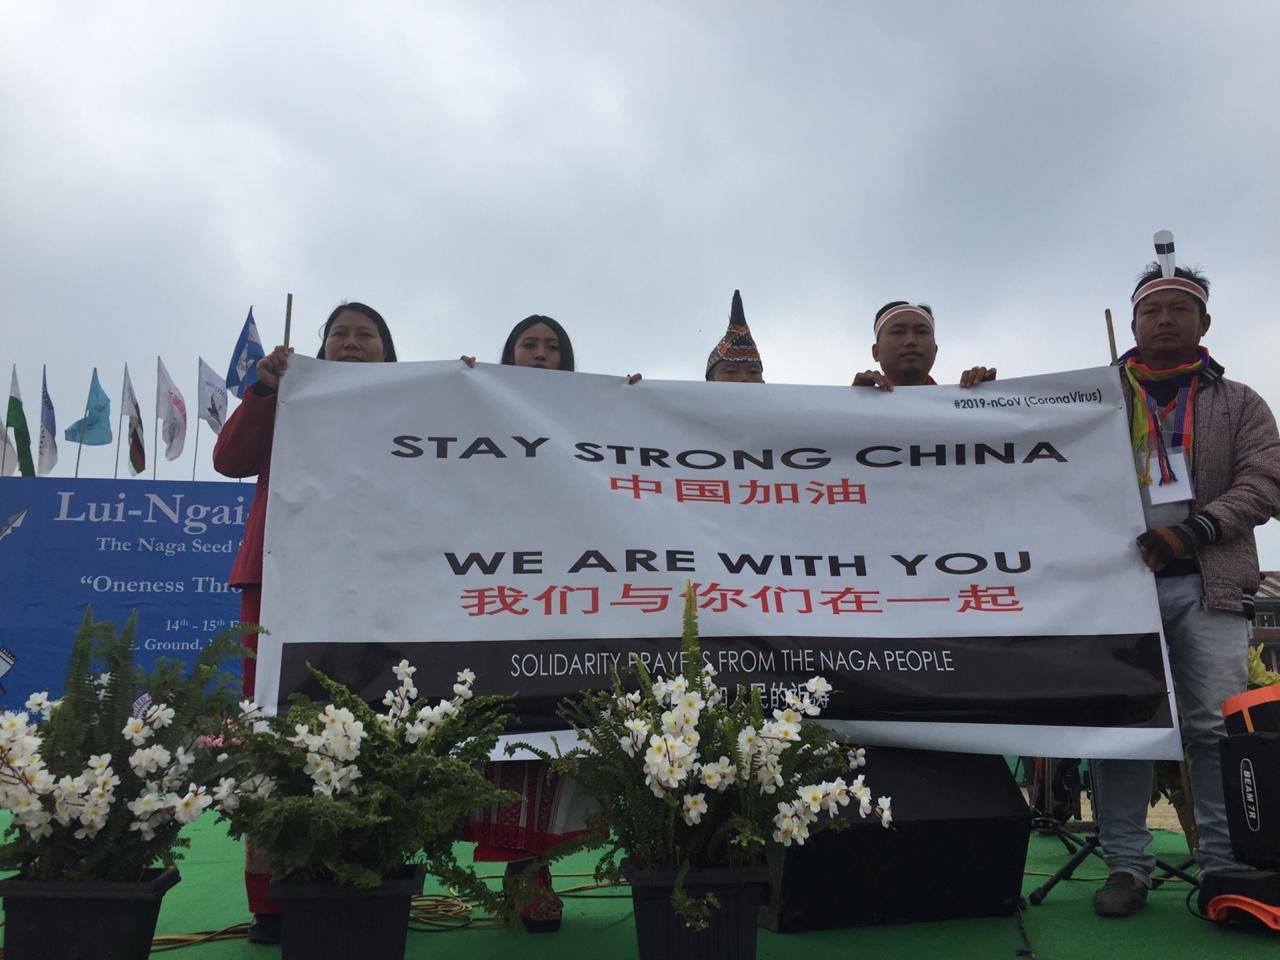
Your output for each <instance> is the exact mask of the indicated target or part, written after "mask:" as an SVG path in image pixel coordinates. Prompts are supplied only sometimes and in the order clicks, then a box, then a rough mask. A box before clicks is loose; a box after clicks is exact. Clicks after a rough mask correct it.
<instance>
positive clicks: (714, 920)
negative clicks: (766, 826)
mask: <svg viewBox="0 0 1280 960" xmlns="http://www.w3.org/2000/svg"><path fill="white" fill-rule="evenodd" d="M622 870H623V873H624V874H625V875H626V877H627V879H628V880H629V881H630V882H631V903H632V906H633V907H634V910H635V920H636V947H637V949H638V951H639V956H640V960H750V958H752V957H754V956H755V955H756V928H757V927H756V924H757V920H758V917H759V910H760V903H761V898H762V895H763V892H764V889H765V886H766V885H767V884H768V882H769V868H768V867H766V866H763V865H761V866H757V867H742V868H738V869H732V868H727V867H726V868H723V869H708V870H690V871H689V872H688V873H687V874H685V878H684V888H685V892H686V893H688V894H689V896H691V897H698V896H702V895H703V894H707V893H713V894H715V896H716V899H717V900H719V901H720V906H719V908H718V909H713V910H712V911H711V914H710V916H709V917H708V918H707V926H706V928H705V929H701V930H696V929H691V928H690V927H689V926H688V925H687V924H686V923H685V921H684V918H683V917H681V916H679V915H678V914H677V913H676V912H675V909H674V908H673V907H672V906H671V891H672V889H673V888H674V886H675V881H676V874H675V871H674V870H639V869H636V868H635V867H633V866H631V865H630V864H625V863H624V864H623V866H622Z"/></svg>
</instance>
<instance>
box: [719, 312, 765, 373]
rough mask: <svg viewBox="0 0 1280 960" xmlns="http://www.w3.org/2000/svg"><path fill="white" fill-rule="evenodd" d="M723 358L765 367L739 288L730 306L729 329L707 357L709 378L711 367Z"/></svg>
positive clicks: (733, 361) (730, 361)
mask: <svg viewBox="0 0 1280 960" xmlns="http://www.w3.org/2000/svg"><path fill="white" fill-rule="evenodd" d="M721 360H727V361H728V362H729V363H759V364H761V366H762V367H763V363H762V361H761V360H760V350H759V349H758V348H757V347H756V342H755V340H754V339H752V337H751V330H750V329H749V328H748V327H747V317H746V314H745V313H744V312H743V310H742V294H740V293H739V292H738V291H737V290H735V291H733V305H732V306H731V307H730V308H729V329H728V330H726V331H725V334H724V336H723V337H721V338H720V342H719V343H717V344H716V346H715V349H714V350H712V351H711V356H709V357H707V379H708V380H710V379H711V368H712V367H714V366H715V365H716V364H717V363H719V362H720V361H721Z"/></svg>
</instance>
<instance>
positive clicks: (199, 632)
mask: <svg viewBox="0 0 1280 960" xmlns="http://www.w3.org/2000/svg"><path fill="white" fill-rule="evenodd" d="M252 500H253V487H252V485H250V484H239V483H206V482H200V483H186V482H175V481H167V480H166V481H147V480H136V479H129V480H98V479H83V480H81V479H75V480H71V479H65V478H56V477H6V478H5V479H4V480H3V481H2V482H0V706H4V707H14V706H20V705H21V704H22V703H23V701H24V700H26V698H27V696H28V695H29V694H30V693H31V692H32V691H36V690H48V691H49V695H50V696H52V697H56V696H60V695H61V689H62V678H63V673H64V672H65V667H66V660H67V653H68V651H69V650H70V648H71V641H72V638H73V636H74V634H75V628H76V626H77V625H78V624H79V622H80V618H81V617H82V616H83V614H84V609H85V606H86V605H91V606H92V607H93V616H94V619H97V620H107V621H111V622H114V623H116V624H117V626H120V627H123V625H124V622H125V620H126V619H127V618H128V616H129V614H130V612H131V611H133V610H137V611H138V632H137V644H138V649H137V662H138V664H139V665H140V666H141V667H143V668H144V669H146V668H149V667H150V665H151V664H152V662H153V661H154V660H155V658H156V657H157V656H166V657H172V658H177V659H182V660H187V661H190V660H192V659H193V658H194V657H195V654H196V651H198V650H199V649H200V648H201V646H203V645H204V644H206V643H207V642H208V641H209V638H210V637H212V636H213V635H214V634H216V633H218V632H219V631H220V630H223V629H224V628H226V627H228V626H230V625H231V624H232V623H234V622H235V620H236V617H237V615H238V613H239V609H240V595H239V592H238V591H236V590H232V589H230V588H229V587H228V586H227V572H228V571H229V570H230V569H231V561H232V559H233V558H234V557H235V552H236V549H237V548H238V547H239V545H240V539H241V536H242V535H243V533H244V521H245V518H246V517H247V516H248V515H249V504H250V503H251V502H252ZM229 666H231V667H232V668H233V669H235V670H236V671H238V670H239V665H238V664H235V665H229Z"/></svg>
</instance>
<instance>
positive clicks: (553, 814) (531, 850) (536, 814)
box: [462, 314, 638, 933]
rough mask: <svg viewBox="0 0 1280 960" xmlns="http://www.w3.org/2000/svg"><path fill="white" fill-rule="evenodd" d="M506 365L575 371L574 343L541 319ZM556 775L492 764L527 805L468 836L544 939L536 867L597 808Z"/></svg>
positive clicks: (511, 341) (542, 889) (523, 332)
mask: <svg viewBox="0 0 1280 960" xmlns="http://www.w3.org/2000/svg"><path fill="white" fill-rule="evenodd" d="M465 359H467V358H464V360H465ZM502 362H503V363H504V364H505V365H507V366H514V367H536V368H539V369H543V370H567V371H572V370H573V369H574V359H573V343H572V341H571V340H570V339H569V334H568V333H566V332H565V329H564V327H562V326H560V324H559V323H557V322H556V321H555V320H553V319H551V317H544V316H540V315H538V314H534V315H533V316H530V317H525V318H524V319H523V320H521V321H520V322H519V323H517V324H516V325H515V327H514V328H512V330H511V333H510V335H508V337H507V342H506V344H505V345H504V346H503V348H502ZM636 379H638V377H637V378H636ZM633 382H634V381H633ZM548 772H549V771H548V769H547V765H546V764H545V763H544V762H542V761H541V760H499V761H495V762H492V763H490V764H489V765H488V766H487V767H486V769H485V775H486V776H487V777H488V778H489V780H490V781H492V782H493V783H494V784H496V785H497V786H499V787H502V788H503V789H504V790H511V791H513V792H515V793H518V794H520V797H521V799H520V800H519V801H518V802H516V803H512V804H507V805H505V806H499V805H496V804H495V805H491V806H488V807H484V808H482V809H480V810H477V811H476V812H475V814H474V815H473V818H472V820H471V822H469V823H468V824H467V825H466V827H465V828H464V829H463V833H462V837H463V839H464V840H474V841H475V843H476V849H475V859H476V860H477V861H490V862H502V861H505V862H506V864H507V868H506V871H505V873H504V874H503V877H502V888H503V891H504V893H505V894H506V898H507V901H508V903H510V904H511V905H512V906H513V907H515V908H516V909H517V912H518V914H519V917H520V921H521V923H522V924H523V925H524V927H525V929H526V930H529V931H531V932H537V933H550V932H552V931H555V930H558V929H560V917H561V912H562V908H563V904H562V902H561V900H560V898H559V897H557V896H556V895H555V892H554V891H553V890H552V888H551V873H550V871H549V870H548V869H547V868H546V866H541V867H538V868H537V869H536V870H535V869H534V868H535V863H536V859H535V858H537V857H539V856H541V855H542V854H544V853H546V852H547V851H548V850H549V849H551V848H552V847H553V846H555V845H556V844H557V843H559V842H560V841H561V840H565V839H567V838H569V837H572V836H576V835H577V834H580V833H585V832H586V829H585V823H584V818H585V816H586V814H587V813H588V812H590V810H591V809H593V807H592V803H591V801H590V800H588V799H587V798H586V797H584V796H582V795H580V794H579V791H578V789H577V786H578V785H577V784H576V783H575V782H574V781H572V780H566V779H564V778H562V777H559V776H550V777H549V776H548Z"/></svg>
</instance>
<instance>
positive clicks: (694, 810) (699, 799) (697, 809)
mask: <svg viewBox="0 0 1280 960" xmlns="http://www.w3.org/2000/svg"><path fill="white" fill-rule="evenodd" d="M706 812H707V798H706V794H704V793H695V794H693V795H692V796H690V795H689V794H687V793H686V794H685V795H684V802H683V804H682V805H681V813H680V815H681V816H682V817H683V818H684V822H685V823H687V824H689V826H693V825H694V824H696V823H698V822H699V821H701V820H702V815H703V814H704V813H706Z"/></svg>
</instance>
